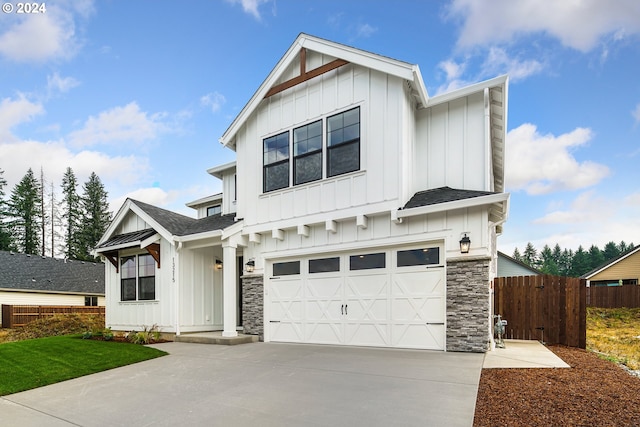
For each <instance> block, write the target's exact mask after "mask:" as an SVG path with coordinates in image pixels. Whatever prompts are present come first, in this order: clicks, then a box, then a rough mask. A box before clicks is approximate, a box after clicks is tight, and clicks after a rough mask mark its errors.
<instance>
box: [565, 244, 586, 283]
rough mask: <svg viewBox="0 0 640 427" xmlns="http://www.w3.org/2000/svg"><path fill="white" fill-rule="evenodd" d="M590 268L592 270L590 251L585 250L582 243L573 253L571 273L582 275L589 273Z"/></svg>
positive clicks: (572, 274) (575, 275)
mask: <svg viewBox="0 0 640 427" xmlns="http://www.w3.org/2000/svg"><path fill="white" fill-rule="evenodd" d="M589 270H591V262H590V260H589V253H588V252H585V250H584V248H583V247H582V245H580V246H578V250H577V251H576V252H575V254H574V255H573V259H572V262H571V271H570V274H569V275H570V276H572V277H580V276H582V275H583V274H584V273H587V272H588V271H589Z"/></svg>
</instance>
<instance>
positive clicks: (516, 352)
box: [483, 340, 570, 369]
mask: <svg viewBox="0 0 640 427" xmlns="http://www.w3.org/2000/svg"><path fill="white" fill-rule="evenodd" d="M504 342H505V347H504V348H496V349H495V350H494V351H490V352H488V353H487V354H486V355H485V357H484V364H483V368H484V369H493V368H570V366H569V365H567V364H566V363H565V362H564V361H563V360H562V359H560V358H559V357H558V356H556V354H555V353H553V352H552V351H551V350H549V349H548V348H547V347H545V346H544V345H542V344H541V343H539V342H538V341H525V340H504Z"/></svg>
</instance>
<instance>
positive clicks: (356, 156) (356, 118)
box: [327, 107, 360, 177]
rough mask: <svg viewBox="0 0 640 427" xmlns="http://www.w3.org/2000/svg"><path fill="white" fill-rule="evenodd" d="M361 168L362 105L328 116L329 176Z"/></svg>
mask: <svg viewBox="0 0 640 427" xmlns="http://www.w3.org/2000/svg"><path fill="white" fill-rule="evenodd" d="M357 170H360V107H356V108H353V109H351V110H348V111H345V112H343V113H340V114H336V115H334V116H331V117H329V118H327V176H328V177H329V176H336V175H341V174H344V173H348V172H353V171H357Z"/></svg>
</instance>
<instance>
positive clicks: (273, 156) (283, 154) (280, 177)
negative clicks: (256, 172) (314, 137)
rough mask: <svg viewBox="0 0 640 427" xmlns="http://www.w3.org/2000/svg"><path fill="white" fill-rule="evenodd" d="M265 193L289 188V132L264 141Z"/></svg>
mask: <svg viewBox="0 0 640 427" xmlns="http://www.w3.org/2000/svg"><path fill="white" fill-rule="evenodd" d="M263 149H264V170H263V183H264V192H265V193H266V192H267V191H273V190H278V189H280V188H285V187H288V186H289V132H283V133H281V134H279V135H275V136H272V137H270V138H267V139H265V140H264V141H263Z"/></svg>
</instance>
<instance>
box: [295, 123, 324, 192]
mask: <svg viewBox="0 0 640 427" xmlns="http://www.w3.org/2000/svg"><path fill="white" fill-rule="evenodd" d="M319 179H322V120H318V121H317V122H313V123H311V124H308V125H306V126H301V127H299V128H297V129H294V130H293V185H298V184H304V183H305V182H311V181H317V180H319Z"/></svg>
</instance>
